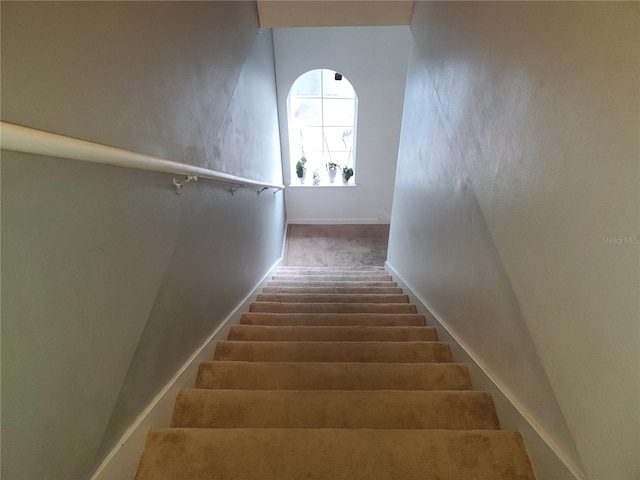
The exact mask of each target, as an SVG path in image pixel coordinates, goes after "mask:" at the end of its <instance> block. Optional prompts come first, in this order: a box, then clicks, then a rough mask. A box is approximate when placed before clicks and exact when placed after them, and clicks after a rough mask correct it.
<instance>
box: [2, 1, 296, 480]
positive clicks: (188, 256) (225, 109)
mask: <svg viewBox="0 0 640 480" xmlns="http://www.w3.org/2000/svg"><path fill="white" fill-rule="evenodd" d="M257 34H258V20H257V14H256V6H255V3H250V2H229V3H226V2H132V3H126V2H97V3H93V2H82V3H81V2H43V3H34V2H16V3H12V2H3V3H2V99H3V109H2V120H4V121H7V122H12V123H18V124H22V125H26V126H30V127H34V128H39V129H44V130H49V131H53V132H56V133H62V134H65V135H69V136H73V137H78V138H82V139H87V140H92V141H95V142H98V143H104V144H108V145H114V146H117V147H122V148H127V149H131V150H134V151H138V152H142V153H147V154H153V155H160V156H165V157H168V158H171V159H174V160H180V161H184V162H186V163H192V164H196V165H203V166H213V167H214V168H217V169H219V170H222V171H224V172H226V173H231V174H236V175H246V176H250V177H252V178H257V179H259V180H265V181H269V182H280V181H282V172H281V160H280V155H279V133H278V125H277V105H276V93H275V80H274V68H273V50H272V39H271V34H270V32H269V31H264V32H261V33H260V34H259V35H258V36H256V35H257ZM230 39H233V41H229V40H230ZM231 124H241V125H243V127H244V128H243V130H242V131H240V129H238V128H236V127H234V126H233V125H231ZM258 152H259V155H258ZM1 162H2V163H1V166H2V191H1V193H2V260H3V262H2V435H3V439H2V440H3V442H2V477H3V478H5V477H6V478H20V479H23V478H24V479H28V478H29V479H30V478H33V479H41V478H60V479H63V478H64V479H67V478H86V477H87V476H88V475H89V474H90V473H91V471H92V470H93V469H94V468H95V467H96V465H97V463H98V462H99V460H100V458H101V455H102V454H103V453H104V452H105V451H106V450H107V449H108V448H109V447H110V446H112V445H113V443H114V442H115V441H116V440H117V439H118V438H119V436H120V435H121V433H122V432H123V430H124V428H126V427H127V425H128V424H129V422H130V421H131V420H133V419H134V418H135V416H136V415H137V414H138V413H139V412H140V411H141V410H142V409H143V408H144V407H145V406H146V405H147V404H148V402H149V401H150V400H151V399H152V398H153V396H154V395H155V394H156V393H157V392H158V391H159V390H160V389H161V388H162V386H163V385H164V384H165V383H166V382H167V381H168V380H169V379H170V378H171V376H172V375H173V374H174V373H175V371H176V370H177V369H178V368H179V366H180V365H181V364H182V363H183V362H184V361H185V360H186V359H187V358H188V357H189V355H190V354H191V353H192V352H193V351H194V350H195V349H196V348H197V347H199V346H200V345H201V344H202V342H203V341H204V340H205V339H206V338H207V336H208V335H209V334H210V333H211V332H212V331H213V330H214V329H215V328H216V327H217V326H218V324H219V323H220V322H221V321H222V320H223V319H224V318H225V317H226V316H227V315H228V314H229V313H230V312H231V311H232V310H233V309H234V308H235V307H236V305H237V304H238V303H239V302H240V301H241V300H242V299H243V298H244V296H245V295H246V294H248V293H249V292H250V291H251V289H252V288H253V287H254V285H255V284H256V283H257V282H258V281H259V280H260V278H261V277H262V276H263V275H264V273H265V272H266V271H267V270H268V269H269V268H270V267H271V266H272V265H273V264H274V262H276V261H277V259H278V258H279V257H280V254H281V247H282V239H283V231H284V202H283V195H282V192H280V193H278V194H276V195H273V194H268V195H266V194H263V195H260V196H258V195H257V193H256V191H255V190H254V189H241V190H239V191H238V192H236V194H235V195H234V196H231V195H230V194H229V191H228V188H229V187H228V186H224V185H222V184H217V183H214V182H209V181H205V180H202V181H199V182H197V183H196V184H189V185H187V186H185V188H183V190H182V193H181V195H175V193H174V189H173V187H172V186H171V180H172V178H173V177H172V176H171V175H165V174H160V173H157V174H156V173H151V172H142V171H136V170H127V169H119V168H114V167H108V166H100V165H95V164H84V163H82V162H75V161H69V160H64V159H51V158H43V157H37V156H31V155H25V154H18V153H13V152H7V151H2V160H1Z"/></svg>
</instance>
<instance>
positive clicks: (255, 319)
mask: <svg viewBox="0 0 640 480" xmlns="http://www.w3.org/2000/svg"><path fill="white" fill-rule="evenodd" d="M240 318H241V319H240V323H241V324H243V325H272V326H287V325H290V326H389V327H396V326H423V325H426V319H425V317H424V316H423V315H418V314H375V313H372V314H357V313H356V314H344V313H343V314H330V313H260V312H254V313H243V314H242V316H241V317H240Z"/></svg>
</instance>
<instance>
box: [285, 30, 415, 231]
mask: <svg viewBox="0 0 640 480" xmlns="http://www.w3.org/2000/svg"><path fill="white" fill-rule="evenodd" d="M273 37H274V51H275V59H276V78H277V87H278V110H279V118H280V125H281V126H282V128H281V129H280V135H281V139H282V159H283V165H284V168H283V171H284V175H285V182H287V184H288V183H289V181H290V178H289V175H290V172H289V171H290V168H289V147H288V132H287V128H285V126H286V125H287V119H286V115H287V95H288V94H289V89H290V88H291V85H292V84H293V82H294V81H295V80H296V79H297V78H298V77H299V76H300V75H301V74H303V73H304V72H307V71H309V70H313V69H316V68H329V69H332V70H335V71H337V72H340V73H342V74H343V75H344V76H345V77H346V78H348V79H349V81H350V82H351V84H352V85H353V87H354V88H355V90H356V93H357V95H358V130H357V145H356V151H357V157H356V166H355V171H356V172H355V173H356V174H355V178H356V182H357V186H356V187H343V186H332V187H316V188H313V187H300V186H292V187H291V188H288V189H287V192H286V207H287V220H288V222H289V223H388V222H389V218H390V213H391V200H392V197H393V184H394V178H395V169H396V159H397V155H398V153H397V152H398V141H399V135H400V120H401V117H402V102H403V99H404V85H405V80H406V68H407V59H408V52H409V39H410V35H409V30H408V27H336V28H285V29H276V30H274V35H273ZM294 180H296V181H297V179H294ZM295 183H296V182H294V184H295ZM307 183H310V182H309V181H308V182H307Z"/></svg>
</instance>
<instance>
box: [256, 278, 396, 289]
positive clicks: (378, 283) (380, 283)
mask: <svg viewBox="0 0 640 480" xmlns="http://www.w3.org/2000/svg"><path fill="white" fill-rule="evenodd" d="M266 286H267V287H303V286H304V287H397V286H398V283H397V282H393V281H391V280H343V281H339V280H317V279H314V280H313V281H305V282H300V281H294V280H285V281H280V280H279V281H274V280H271V281H269V282H267V284H266Z"/></svg>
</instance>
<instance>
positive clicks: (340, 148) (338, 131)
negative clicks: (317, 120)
mask: <svg viewBox="0 0 640 480" xmlns="http://www.w3.org/2000/svg"><path fill="white" fill-rule="evenodd" d="M350 132H351V133H352V132H353V129H352V128H343V127H328V128H325V129H324V138H325V140H326V141H325V149H327V150H328V151H330V152H331V153H333V152H348V151H349V150H351V149H352V148H353V143H352V140H353V135H352V134H350Z"/></svg>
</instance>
